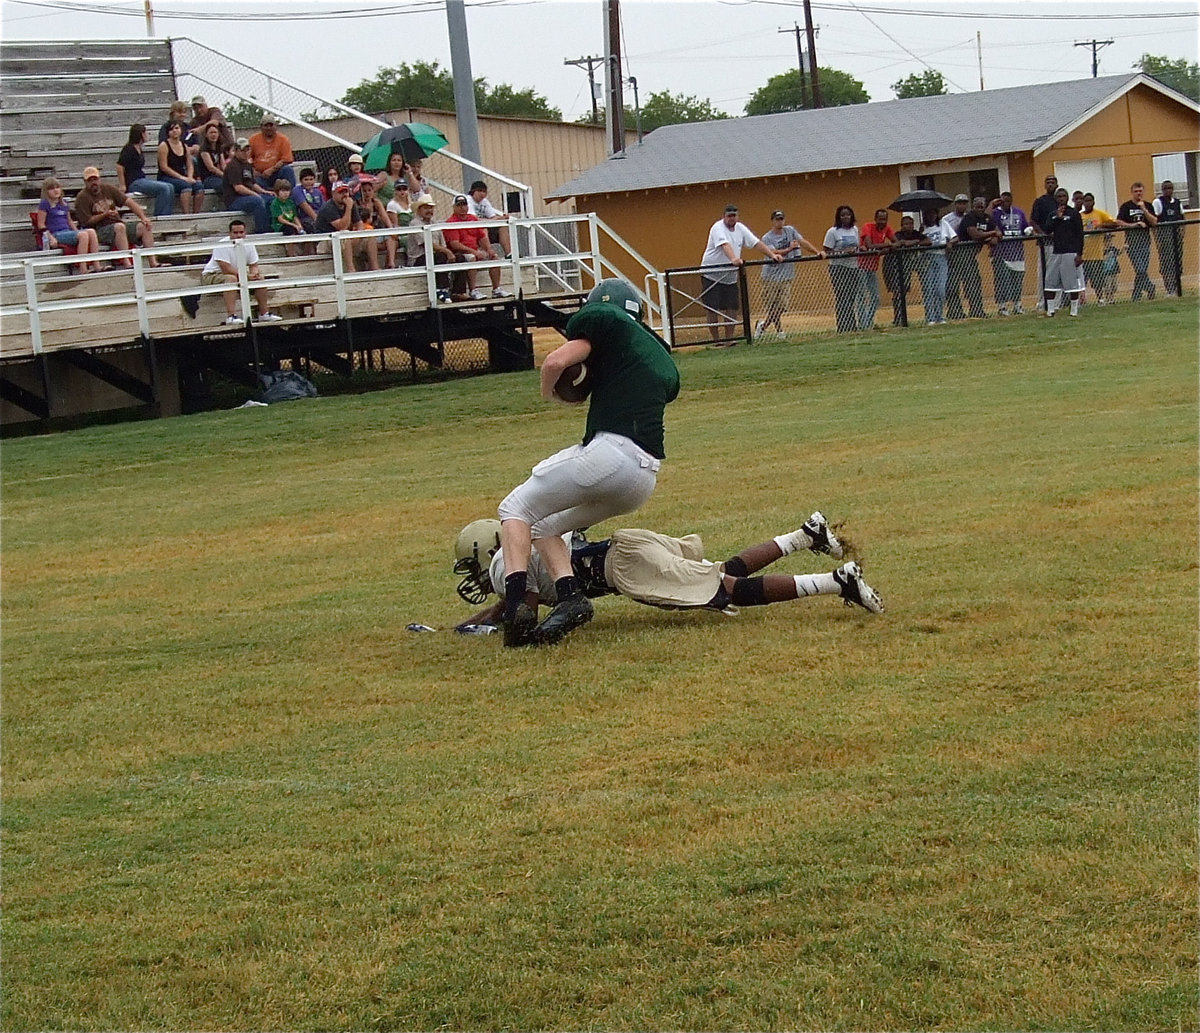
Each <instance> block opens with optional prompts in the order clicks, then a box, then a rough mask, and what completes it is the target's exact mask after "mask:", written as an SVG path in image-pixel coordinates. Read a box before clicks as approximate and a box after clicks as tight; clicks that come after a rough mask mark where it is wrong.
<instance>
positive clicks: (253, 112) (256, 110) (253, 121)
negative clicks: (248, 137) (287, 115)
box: [221, 100, 265, 129]
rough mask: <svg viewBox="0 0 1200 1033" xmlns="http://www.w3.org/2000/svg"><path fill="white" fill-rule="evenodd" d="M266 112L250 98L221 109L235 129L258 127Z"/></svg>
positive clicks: (226, 119)
mask: <svg viewBox="0 0 1200 1033" xmlns="http://www.w3.org/2000/svg"><path fill="white" fill-rule="evenodd" d="M264 113H265V112H264V111H263V109H262V108H260V107H259V106H258V105H257V104H251V103H250V101H248V100H239V101H238V102H237V103H236V104H230V105H229V106H228V107H225V108H222V109H221V114H223V115H224V116H225V121H226V122H228V123H229V124H230V125H231V126H233V128H234V129H257V128H258V124H259V122H261V121H262V117H263V114H264Z"/></svg>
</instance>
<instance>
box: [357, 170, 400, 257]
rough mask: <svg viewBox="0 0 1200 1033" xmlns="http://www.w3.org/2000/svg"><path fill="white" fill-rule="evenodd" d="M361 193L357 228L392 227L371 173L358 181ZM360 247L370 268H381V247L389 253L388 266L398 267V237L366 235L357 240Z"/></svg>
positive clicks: (376, 228) (378, 228)
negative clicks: (376, 193)
mask: <svg viewBox="0 0 1200 1033" xmlns="http://www.w3.org/2000/svg"><path fill="white" fill-rule="evenodd" d="M358 189H359V195H358V199H357V203H356V206H355V207H356V208H357V209H358V212H357V214H356V215H355V222H357V223H361V225H356V226H355V227H354V228H355V229H364V230H383V229H390V228H391V225H392V221H391V219H389V218H388V213H387V209H386V208H384V207H383V202H382V201H380V200H379V198H378V197H376V196H375V179H374V177H373V176H371V175H370V174H369V173H368V174H367V175H366V176H364V177H363V178H361V179H360V180H359V181H358ZM355 244H356V245H358V247H359V249H360V250H361V251H362V252H363V253H365V255H366V258H367V268H368V269H378V268H379V248H383V250H384V252H385V253H386V254H387V267H388V268H389V269H395V268H396V238H395V237H364V238H362V239H360V240H357V241H355Z"/></svg>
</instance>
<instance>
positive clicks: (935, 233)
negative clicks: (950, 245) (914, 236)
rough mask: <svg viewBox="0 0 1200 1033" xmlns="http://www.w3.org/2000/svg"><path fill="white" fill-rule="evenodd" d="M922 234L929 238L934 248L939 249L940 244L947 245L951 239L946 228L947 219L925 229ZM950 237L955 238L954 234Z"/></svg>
mask: <svg viewBox="0 0 1200 1033" xmlns="http://www.w3.org/2000/svg"><path fill="white" fill-rule="evenodd" d="M921 232H922V233H924V234H925V236H927V237H928V238H929V241H930V243H931V244H933V246H934V247H937V246H938V245H939V244H945V243H946V241H948V240H949V239H950V237H949V236H947V235H946V234H947V233H948V232H949V231H948V230H947V228H946V220H945V219H942V220H941V222H935V223H933V225H931V226H926V227H924V229H922V230H921ZM950 236H953V234H952V233H951V234H950Z"/></svg>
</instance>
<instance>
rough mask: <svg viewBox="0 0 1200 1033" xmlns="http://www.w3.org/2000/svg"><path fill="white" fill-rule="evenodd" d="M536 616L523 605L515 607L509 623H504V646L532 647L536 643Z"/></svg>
mask: <svg viewBox="0 0 1200 1033" xmlns="http://www.w3.org/2000/svg"><path fill="white" fill-rule="evenodd" d="M536 630H537V614H536V613H534V612H533V611H532V610H531V609H530V608H529V607H528V606H526V605H525V604H524V603H520V604H519V605H518V606H517V612H516V613H515V614H514V615H513V619H512V620H511V621H505V622H504V644H505V645H506V646H510V647H512V646H532V645H533V643H534V642H535V641H536V639H535V638H534V632H535V631H536Z"/></svg>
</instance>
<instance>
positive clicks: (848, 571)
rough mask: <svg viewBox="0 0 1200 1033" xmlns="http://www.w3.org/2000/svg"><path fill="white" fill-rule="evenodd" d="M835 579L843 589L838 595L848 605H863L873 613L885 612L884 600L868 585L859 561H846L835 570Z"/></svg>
mask: <svg viewBox="0 0 1200 1033" xmlns="http://www.w3.org/2000/svg"><path fill="white" fill-rule="evenodd" d="M833 579H834V581H836V582H837V583H838V587H839V588H840V589H841V591H840V592H838V595H840V596H841V597H842V599H844V600H845V602H846V605H847V606H861V607H862V608H863V609H864V610H870V611H871V613H883V600H882V599H880V598H879V593H878V592H876V591H875V589H873V588H872V587H871V586H870V585H868V584H867V583H866V582H865V581H864V580H863V576H862V568H861V567H860V566H859V565H858V564H857V563H846V564H843V565H842V566H840V567H838V569H837V570H835V571H834V572H833Z"/></svg>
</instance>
